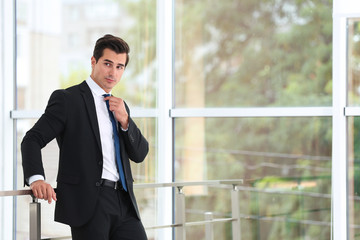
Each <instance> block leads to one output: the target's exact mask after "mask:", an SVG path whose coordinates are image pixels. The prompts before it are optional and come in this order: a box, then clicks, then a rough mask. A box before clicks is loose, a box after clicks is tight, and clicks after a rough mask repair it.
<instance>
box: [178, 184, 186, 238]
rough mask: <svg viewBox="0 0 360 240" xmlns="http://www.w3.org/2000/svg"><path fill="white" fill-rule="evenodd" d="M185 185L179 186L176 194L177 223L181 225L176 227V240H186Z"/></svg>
mask: <svg viewBox="0 0 360 240" xmlns="http://www.w3.org/2000/svg"><path fill="white" fill-rule="evenodd" d="M182 189H183V186H179V187H178V192H177V194H176V209H175V210H176V212H175V216H176V224H178V225H179V226H178V227H176V228H175V232H176V237H175V239H176V240H186V229H185V222H186V220H185V194H184V193H183V191H182Z"/></svg>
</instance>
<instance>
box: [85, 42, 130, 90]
mask: <svg viewBox="0 0 360 240" xmlns="http://www.w3.org/2000/svg"><path fill="white" fill-rule="evenodd" d="M125 62H126V53H119V54H117V53H115V52H114V51H112V50H110V49H108V48H105V49H104V51H103V55H102V57H101V58H99V60H98V62H96V60H95V58H94V57H92V58H91V67H92V71H91V78H92V79H93V80H94V81H95V82H96V83H97V84H98V85H99V86H100V87H101V88H102V89H104V91H105V92H107V93H109V92H110V91H111V89H113V87H115V85H116V84H117V83H118V82H119V81H120V79H121V77H122V75H123V73H124V70H125Z"/></svg>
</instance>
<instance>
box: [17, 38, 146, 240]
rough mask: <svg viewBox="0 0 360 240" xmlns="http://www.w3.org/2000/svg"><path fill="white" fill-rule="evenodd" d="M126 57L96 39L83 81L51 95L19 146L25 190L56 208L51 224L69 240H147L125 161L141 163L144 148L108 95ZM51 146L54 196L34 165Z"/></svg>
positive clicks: (122, 108) (122, 48) (125, 51)
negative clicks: (54, 146) (54, 150)
mask: <svg viewBox="0 0 360 240" xmlns="http://www.w3.org/2000/svg"><path fill="white" fill-rule="evenodd" d="M129 51H130V49H129V46H128V44H127V43H126V42H125V41H124V40H122V39H121V38H118V37H115V36H112V35H105V36H104V37H102V38H100V39H98V40H97V42H96V45H95V48H94V53H93V57H92V58H91V67H92V71H91V75H90V77H89V78H88V79H87V80H86V81H83V82H82V83H81V84H79V85H75V86H73V87H70V88H68V89H65V90H57V91H55V92H53V93H52V95H51V97H50V99H49V102H48V105H47V107H46V110H45V113H44V114H43V115H42V116H41V118H40V119H39V120H38V121H37V123H36V124H35V125H34V126H33V127H32V128H31V129H30V130H29V131H28V132H27V133H26V135H25V137H24V139H23V141H22V143H21V151H22V160H23V170H24V180H25V184H26V185H30V188H31V189H32V191H33V194H34V195H35V197H37V198H39V199H46V200H47V201H48V202H49V203H51V202H52V200H55V201H56V208H55V221H58V222H62V223H65V224H68V225H70V227H71V233H72V237H73V239H74V240H85V239H86V240H91V239H94V240H110V239H111V240H115V239H116V240H120V239H134V240H142V239H147V237H146V233H145V230H144V227H143V225H142V223H141V221H140V216H139V211H138V208H137V204H136V200H135V196H134V193H133V181H134V180H133V178H132V174H131V169H130V161H129V159H131V160H132V161H134V162H136V163H140V162H142V161H143V160H144V158H145V157H146V155H147V153H148V142H147V141H146V139H145V138H144V137H143V135H142V134H141V132H140V130H139V129H138V128H137V126H136V124H135V123H134V121H133V120H132V119H131V117H130V111H129V108H128V106H127V105H126V103H125V102H124V101H123V99H121V98H117V97H115V96H112V95H111V90H112V89H113V87H115V86H116V84H117V83H118V82H119V81H120V79H121V77H122V74H123V73H124V70H125V67H126V66H127V63H128V61H129ZM54 138H56V140H57V142H58V145H59V149H60V156H59V169H58V176H57V191H56V193H55V191H54V189H53V188H52V187H51V186H50V185H49V184H48V183H46V182H45V173H44V169H43V165H42V159H41V148H43V147H44V146H45V145H46V144H47V143H49V142H50V141H51V140H53V139H54Z"/></svg>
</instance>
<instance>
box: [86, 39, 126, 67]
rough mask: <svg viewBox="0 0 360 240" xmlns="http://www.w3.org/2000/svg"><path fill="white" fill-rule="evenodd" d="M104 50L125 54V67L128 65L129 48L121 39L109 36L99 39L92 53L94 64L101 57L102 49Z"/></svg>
mask: <svg viewBox="0 0 360 240" xmlns="http://www.w3.org/2000/svg"><path fill="white" fill-rule="evenodd" d="M106 48H108V49H110V50H112V51H114V52H116V53H117V54H119V53H126V62H125V66H126V65H127V64H128V62H129V52H130V48H129V45H128V44H127V43H126V42H125V41H124V40H123V39H121V38H119V37H115V36H113V35H111V34H106V35H104V36H103V37H101V38H99V39H98V40H97V41H96V43H95V47H94V53H93V56H94V58H95V60H96V62H97V61H98V60H99V58H101V57H102V55H103V52H104V49H106Z"/></svg>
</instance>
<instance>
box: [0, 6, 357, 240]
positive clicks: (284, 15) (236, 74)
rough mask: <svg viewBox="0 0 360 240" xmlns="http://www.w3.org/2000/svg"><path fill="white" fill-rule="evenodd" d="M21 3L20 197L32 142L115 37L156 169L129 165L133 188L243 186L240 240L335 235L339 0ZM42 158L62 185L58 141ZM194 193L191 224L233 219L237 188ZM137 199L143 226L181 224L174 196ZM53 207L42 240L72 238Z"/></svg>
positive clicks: (352, 39)
mask: <svg viewBox="0 0 360 240" xmlns="http://www.w3.org/2000/svg"><path fill="white" fill-rule="evenodd" d="M4 1H7V0H0V3H3V2H4ZM13 1H14V12H16V14H15V18H16V19H15V26H16V28H15V27H14V29H16V31H14V32H15V34H14V41H15V45H16V47H15V49H16V51H15V50H14V53H15V54H16V59H15V62H16V64H14V65H16V68H15V69H14V73H16V74H14V75H16V79H14V80H13V81H14V83H15V84H14V85H15V86H16V87H15V94H14V95H15V98H16V107H15V108H14V109H13V110H14V111H13V112H12V119H13V120H14V126H15V130H14V132H15V133H14V134H16V137H15V139H16V140H15V141H14V143H15V144H14V148H15V149H16V151H15V152H16V154H15V155H16V157H15V158H16V161H15V163H14V164H13V165H14V168H15V170H14V179H15V181H14V182H15V188H17V189H22V188H23V176H22V167H21V154H20V151H19V145H20V142H21V140H22V138H23V136H24V134H25V133H26V131H27V130H28V129H29V128H30V127H31V126H32V125H33V124H34V123H35V122H36V120H37V119H38V117H39V116H40V115H41V113H42V111H43V110H44V108H45V106H46V104H47V100H48V98H49V96H50V94H51V93H52V92H53V91H54V90H56V89H58V88H66V87H68V86H71V85H74V84H78V83H80V82H82V81H84V80H85V79H86V78H87V77H88V76H89V74H90V71H91V66H90V58H91V56H92V50H93V47H94V43H95V41H96V39H98V38H99V37H101V36H103V35H104V34H106V33H112V34H114V35H118V36H120V37H122V38H124V39H125V40H126V41H127V42H128V43H129V45H130V48H131V52H130V62H129V65H128V67H127V69H126V71H125V73H124V76H123V79H122V80H121V82H120V83H119V85H118V87H117V88H116V89H114V90H113V94H114V95H116V96H119V97H122V98H124V99H125V101H126V102H127V103H128V105H129V106H130V108H131V110H132V115H133V118H134V120H135V121H136V123H137V125H138V126H139V127H140V129H141V131H142V132H143V134H144V135H145V137H146V138H147V139H148V141H149V143H150V152H149V155H148V157H147V159H146V161H145V162H144V163H142V164H139V165H138V164H133V165H132V169H133V175H134V178H135V184H136V183H153V182H157V181H159V179H167V180H169V179H170V180H169V181H171V180H174V181H202V180H215V179H219V180H221V179H244V180H245V184H244V185H242V186H240V187H239V195H240V199H241V201H240V202H241V205H240V216H241V232H242V233H241V235H242V239H276V240H277V239H331V238H332V237H333V235H332V234H333V232H334V229H335V228H337V225H335V226H334V225H333V223H334V221H336V219H334V216H337V215H336V214H334V201H333V200H334V196H332V194H333V192H332V191H333V189H334V186H335V188H336V189H343V188H346V186H342V185H339V186H340V187H337V186H338V185H337V184H338V183H339V181H334V175H332V173H334V162H341V161H345V158H342V157H343V156H341V157H339V156H338V155H337V157H339V158H341V159H335V160H334V159H333V151H334V147H333V146H336V144H335V145H334V143H336V141H340V140H344V139H340V140H339V139H334V131H336V130H337V129H338V127H339V126H340V125H341V124H342V123H340V122H336V123H335V125H336V124H338V125H336V126H335V127H333V126H334V125H333V124H334V123H333V121H334V116H335V115H336V109H333V107H334V104H333V103H334V102H336V101H337V100H336V99H334V96H335V93H334V92H333V83H334V82H335V81H336V82H341V81H342V80H343V79H334V81H333V75H332V73H333V62H334V61H337V60H336V59H335V60H334V59H333V58H332V56H333V39H334V36H333V19H334V16H335V19H336V15H333V12H334V11H333V1H332V0H268V1H255V0H223V1H219V0H121V1H118V0H104V1H94V0H53V1H49V0H13ZM340 1H341V0H334V2H340ZM348 1H350V0H348ZM347 5H350V4H349V3H347ZM15 6H16V7H15ZM0 17H1V14H0ZM1 19H3V18H1ZM10 20H11V19H10ZM10 22H11V21H9V19H7V21H6V24H10ZM3 26H5V23H4V22H1V24H0V30H3ZM348 26H349V28H348V29H349V32H348V42H347V44H348V46H349V47H348V48H347V51H348V59H347V60H348V63H349V68H348V73H349V74H348V81H347V82H348V90H347V95H348V98H347V103H348V106H350V107H358V106H359V104H360V97H359V95H360V90H359V89H360V87H359V84H360V81H359V76H360V75H359V74H358V68H359V67H358V65H359V62H360V61H359V59H360V58H359V56H360V50H359V49H360V48H359V46H358V45H359V42H360V27H359V22H358V19H353V20H351V21H349V22H348ZM2 34H3V33H2ZM7 34H8V33H7ZM0 36H2V35H0ZM169 36H170V37H169ZM0 45H1V46H3V45H2V43H1V42H0ZM2 61H3V60H2V59H0V73H1V71H3V66H5V64H4V63H2ZM335 67H337V66H335ZM358 75H359V76H358ZM2 81H4V80H2ZM169 83H171V84H169ZM341 94H342V95H345V93H341ZM343 107H345V106H340V108H343ZM341 111H342V112H344V111H343V109H341ZM355 115H356V114H355ZM359 116H360V113H359ZM358 118H359V117H358V116H357V115H356V116H351V117H349V118H348V119H347V124H348V125H347V126H348V129H347V134H348V135H347V137H348V138H347V140H346V141H348V142H349V144H348V145H347V146H346V147H347V148H348V149H347V154H348V157H349V158H348V162H347V165H346V167H347V170H348V176H345V174H342V173H341V176H340V177H342V178H347V179H346V181H347V183H348V184H349V185H348V189H349V195H348V199H346V200H347V204H348V206H349V209H347V210H348V211H347V214H348V215H347V216H346V218H347V217H349V219H348V221H349V232H350V238H349V239H356V236H357V235H358V233H359V231H358V228H359V226H360V219H358V216H357V214H356V212H357V210H358V209H359V208H360V205H359V194H358V191H357V190H356V189H357V182H358V179H357V178H358V175H359V174H358V173H359V170H358V168H359V166H358V163H357V162H358V160H357V159H358V158H359V157H358V156H357V155H358V153H357V152H358V151H357V148H356V146H357V144H358V142H359V141H358V140H359V139H358V130H359V129H358V125H359V124H357V123H358V122H359V121H358V120H359V119H358ZM341 144H342V143H341ZM164 152H166V154H164ZM42 153H43V159H44V165H45V168H46V176H47V180H48V181H49V182H50V183H51V184H52V185H53V186H55V187H56V173H57V161H58V146H57V144H56V141H53V142H51V143H49V144H48V146H46V147H45V148H44V149H43V152H42ZM336 166H338V165H336ZM163 175H166V176H170V178H161V177H159V176H163ZM184 191H185V193H186V196H187V197H186V207H187V209H186V219H187V220H188V221H192V220H203V219H204V218H203V217H204V213H205V212H208V211H211V212H213V213H214V214H215V217H220V218H221V217H230V214H231V207H230V196H229V192H228V191H227V189H221V188H211V187H209V188H207V187H189V188H186V189H184ZM135 194H136V196H137V199H138V202H139V207H140V211H141V215H142V219H143V222H144V225H145V227H147V226H154V225H157V224H158V223H162V224H167V225H169V224H171V222H170V221H171V220H172V219H175V217H174V216H172V214H173V212H174V210H173V209H168V208H167V209H165V210H163V209H162V210H161V209H160V208H161V207H162V206H161V202H164V201H166V202H170V204H169V205H171V204H173V203H174V199H173V198H172V197H173V196H172V193H170V194H169V192H162V191H158V190H157V189H145V190H135ZM332 197H333V198H332ZM29 202H30V197H17V198H16V199H15V201H14V204H13V206H14V209H15V210H14V213H15V215H14V216H15V217H14V222H15V223H14V225H15V226H14V229H16V230H15V232H16V233H15V235H16V239H25V238H27V236H28V231H29V230H28V221H29V219H28V211H27V209H28V204H29ZM0 203H1V202H0ZM171 206H172V205H171ZM341 207H342V206H340V204H339V205H336V206H335V208H337V209H339V208H341ZM53 211H54V204H52V205H47V204H42V219H43V220H42V224H43V225H42V233H43V236H44V237H59V236H68V235H70V231H69V228H68V227H67V226H65V225H61V224H58V223H55V222H53V221H52V219H53ZM169 216H170V217H169ZM162 218H165V219H166V221H168V220H169V222H163V221H162ZM154 219H156V220H155V221H154ZM0 223H1V222H0ZM345 224H346V223H345ZM231 227H232V225H231V223H217V224H215V225H214V229H215V239H224V240H230V239H232V236H231ZM0 230H1V228H0ZM158 231H161V230H148V236H149V239H154V240H155V239H161V240H168V239H171V237H172V236H173V235H172V233H171V232H170V234H169V232H167V235H164V234H163V233H161V234H158ZM341 231H343V230H340V232H341ZM335 232H339V231H338V230H336V231H335ZM186 235H187V239H203V238H204V235H205V233H204V227H203V226H201V227H198V226H195V227H188V228H187V229H186ZM161 236H162V237H161ZM163 236H166V237H165V238H164V237H163ZM0 237H1V236H0ZM340 239H341V238H340ZM336 240H338V239H337V238H336Z"/></svg>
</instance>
